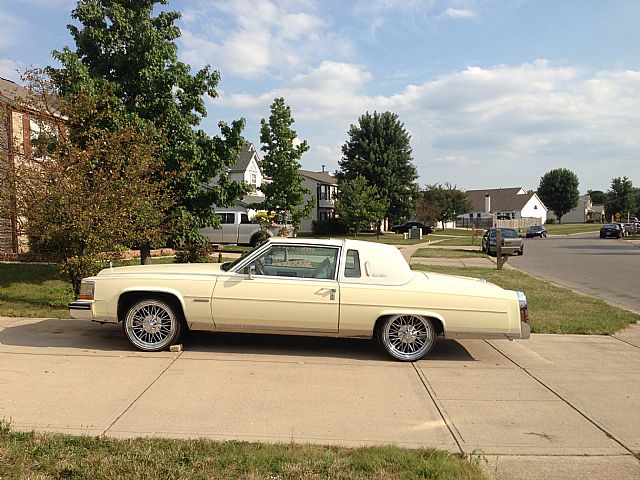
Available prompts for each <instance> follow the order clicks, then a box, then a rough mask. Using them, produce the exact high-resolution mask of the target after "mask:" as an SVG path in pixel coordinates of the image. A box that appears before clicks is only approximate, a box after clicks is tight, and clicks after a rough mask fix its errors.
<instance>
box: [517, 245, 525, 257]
mask: <svg viewBox="0 0 640 480" xmlns="http://www.w3.org/2000/svg"><path fill="white" fill-rule="evenodd" d="M518 255H524V245H523V246H522V248H520V250H518Z"/></svg>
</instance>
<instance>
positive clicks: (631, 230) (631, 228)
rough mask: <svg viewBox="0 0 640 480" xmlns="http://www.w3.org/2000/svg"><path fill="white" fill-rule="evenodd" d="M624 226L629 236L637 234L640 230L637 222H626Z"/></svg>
mask: <svg viewBox="0 0 640 480" xmlns="http://www.w3.org/2000/svg"><path fill="white" fill-rule="evenodd" d="M623 227H624V232H625V235H626V236H627V237H628V236H630V235H637V234H638V233H639V232H640V230H638V224H637V223H625V224H624V225H623Z"/></svg>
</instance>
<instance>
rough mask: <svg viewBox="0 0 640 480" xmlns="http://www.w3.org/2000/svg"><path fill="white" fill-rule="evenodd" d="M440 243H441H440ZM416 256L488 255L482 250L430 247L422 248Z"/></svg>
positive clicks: (456, 256)
mask: <svg viewBox="0 0 640 480" xmlns="http://www.w3.org/2000/svg"><path fill="white" fill-rule="evenodd" d="M438 245H440V243H439V244H438ZM413 256H414V257H422V258H486V257H487V255H486V254H484V253H482V252H481V251H480V250H478V251H477V252H473V251H469V250H452V249H448V248H438V247H428V248H420V249H418V250H417V251H416V253H414V254H413Z"/></svg>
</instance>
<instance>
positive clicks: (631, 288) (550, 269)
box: [509, 233, 640, 312]
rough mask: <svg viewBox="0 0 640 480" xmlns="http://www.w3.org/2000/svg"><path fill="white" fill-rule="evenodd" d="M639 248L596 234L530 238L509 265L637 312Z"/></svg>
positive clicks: (639, 296) (639, 265)
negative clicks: (523, 249) (522, 253)
mask: <svg viewBox="0 0 640 480" xmlns="http://www.w3.org/2000/svg"><path fill="white" fill-rule="evenodd" d="M639 247H640V246H638V245H632V244H631V243H628V242H625V241H622V240H618V239H601V238H599V236H598V233H588V234H581V235H567V236H550V237H548V238H530V239H527V240H526V241H525V253H524V255H523V256H521V257H518V256H513V257H511V258H509V264H510V265H512V266H514V267H516V268H519V269H521V270H524V271H526V272H529V273H532V274H534V275H537V276H539V277H542V278H546V279H547V280H551V281H552V282H556V283H559V284H562V285H566V286H568V287H569V288H572V289H574V290H577V291H580V292H583V293H586V294H588V295H593V296H595V297H598V298H601V299H603V300H606V301H608V302H611V303H614V304H617V305H620V306H622V307H625V308H627V309H630V310H635V311H637V312H640V248H639Z"/></svg>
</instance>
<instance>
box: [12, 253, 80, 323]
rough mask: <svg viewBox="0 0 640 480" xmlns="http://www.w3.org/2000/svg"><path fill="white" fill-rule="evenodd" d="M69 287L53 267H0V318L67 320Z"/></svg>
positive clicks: (55, 267) (54, 266)
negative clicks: (0, 316) (52, 318)
mask: <svg viewBox="0 0 640 480" xmlns="http://www.w3.org/2000/svg"><path fill="white" fill-rule="evenodd" d="M73 298H74V295H73V292H72V291H71V285H70V284H69V283H67V282H65V281H64V280H62V278H61V276H60V269H59V268H58V267H57V266H56V265H36V264H28V263H2V264H0V315H2V316H9V317H54V318H55V317H57V318H68V317H69V313H68V311H67V304H68V303H69V302H70V301H71V300H73Z"/></svg>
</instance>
